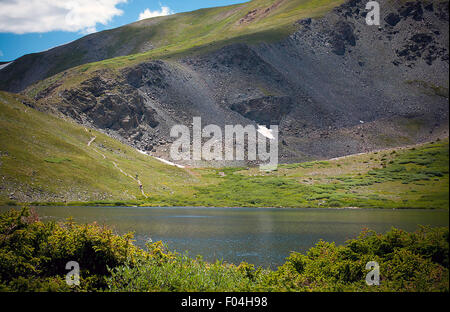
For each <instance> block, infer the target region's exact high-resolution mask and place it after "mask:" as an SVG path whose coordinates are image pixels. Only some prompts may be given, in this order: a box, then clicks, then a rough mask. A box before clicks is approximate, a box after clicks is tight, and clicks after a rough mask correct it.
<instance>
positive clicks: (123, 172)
mask: <svg viewBox="0 0 450 312" xmlns="http://www.w3.org/2000/svg"><path fill="white" fill-rule="evenodd" d="M84 130H85V131H86V132H89V131H88V130H87V129H86V128H85V129H84ZM96 138H97V137H96V136H94V137H92V139H91V140H90V141H89V142H88V144H87V146H89V147H92V150H93V151H94V152H96V153H98V154H100V155H101V156H102V157H103V159H106V156H105V155H104V154H103V153H101V152H100V151H98V150H97V149H96V148H95V147H93V146H91V144H92V143H93V142H94V141H95V139H96ZM112 163H113V165H114V167H116V168H117V169H118V170H119V171H120V172H121V173H122V174H124V175H125V176H127V177H129V178H131V179H133V180H134V181H136V183H137V184H138V186H139V189H140V190H141V193H142V195H143V196H144V197H145V198H148V196H147V195H146V194H145V192H144V185H142V182H141V181H140V180H139V179H138V177H137V175H136V177H133V176H132V175H131V174H128V173H126V172H125V171H123V170H122V168H120V167H119V166H118V165H117V163H116V162H114V161H112Z"/></svg>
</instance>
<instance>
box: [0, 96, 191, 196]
mask: <svg viewBox="0 0 450 312" xmlns="http://www.w3.org/2000/svg"><path fill="white" fill-rule="evenodd" d="M22 100H23V98H22V97H20V96H17V95H12V94H8V93H5V92H1V93H0V129H1V130H0V175H1V177H0V179H1V189H0V200H4V201H5V200H9V198H12V199H17V200H20V201H33V200H39V201H63V200H71V201H75V200H82V201H87V200H111V199H118V198H120V199H125V200H126V199H135V198H140V197H143V195H142V194H141V192H140V189H139V185H138V183H137V182H136V181H135V180H134V179H132V178H131V177H129V176H126V175H125V174H123V173H122V172H121V171H120V170H119V169H118V168H116V167H115V165H114V163H116V164H117V166H118V167H119V168H120V169H122V170H123V171H124V172H125V173H127V174H129V175H131V176H133V177H135V175H136V174H138V176H139V177H138V178H139V180H140V181H141V182H142V185H143V190H144V192H145V193H149V194H150V193H151V194H164V193H168V194H170V192H175V191H176V192H181V193H184V192H185V191H186V190H185V188H184V186H185V185H189V184H195V183H198V180H197V179H196V178H195V177H193V176H191V175H190V174H189V173H187V172H186V171H184V170H181V169H179V168H176V167H172V166H168V165H165V164H163V163H161V162H160V161H158V160H155V159H153V158H151V157H148V156H145V155H142V154H140V153H139V152H137V151H136V150H135V149H133V148H131V147H129V146H127V145H124V144H121V143H120V142H118V141H116V140H114V139H112V138H110V137H108V136H106V135H104V134H102V133H99V132H96V131H94V130H86V129H85V128H83V127H81V126H79V125H77V124H75V123H73V122H69V121H65V120H62V119H59V118H57V117H54V116H51V115H48V114H45V113H41V112H39V111H36V110H34V109H33V108H30V107H28V106H25V105H24V104H22ZM93 137H96V139H95V140H94V141H93V142H92V143H91V145H90V146H88V143H89V142H90V141H91V140H92V138H93ZM102 154H103V155H104V156H105V157H106V158H103V156H102Z"/></svg>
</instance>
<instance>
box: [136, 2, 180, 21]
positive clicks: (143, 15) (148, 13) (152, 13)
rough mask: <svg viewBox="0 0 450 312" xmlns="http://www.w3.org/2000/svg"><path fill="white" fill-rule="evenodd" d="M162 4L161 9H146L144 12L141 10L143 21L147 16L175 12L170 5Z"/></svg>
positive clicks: (140, 17) (140, 15)
mask: <svg viewBox="0 0 450 312" xmlns="http://www.w3.org/2000/svg"><path fill="white" fill-rule="evenodd" d="M160 6H161V8H160V10H155V11H151V10H150V9H145V11H144V12H141V13H140V14H139V20H140V21H141V20H143V19H146V18H151V17H157V16H166V15H170V14H173V13H174V12H173V11H172V10H171V9H170V8H169V7H166V6H162V5H160Z"/></svg>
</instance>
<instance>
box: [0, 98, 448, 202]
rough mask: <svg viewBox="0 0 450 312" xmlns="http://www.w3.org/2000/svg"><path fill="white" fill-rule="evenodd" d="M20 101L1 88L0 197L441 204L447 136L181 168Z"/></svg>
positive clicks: (445, 194)
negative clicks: (329, 153) (322, 157)
mask: <svg viewBox="0 0 450 312" xmlns="http://www.w3.org/2000/svg"><path fill="white" fill-rule="evenodd" d="M22 101H24V102H27V101H29V100H27V99H26V98H24V97H22V96H17V95H12V94H9V93H5V92H1V93H0V129H1V132H0V179H1V188H0V200H2V201H3V202H8V201H10V200H11V199H13V200H18V201H21V202H32V201H41V202H62V201H69V202H75V201H82V202H88V201H95V204H111V203H113V202H114V201H119V203H118V204H132V205H137V204H139V205H162V206H167V205H169V206H170V205H178V206H188V205H192V206H249V207H318V208H320V207H367V208H446V207H448V201H449V195H448V187H449V182H448V161H449V148H448V139H445V140H443V141H439V142H434V143H430V144H425V145H420V146H416V147H410V148H401V149H391V150H385V151H380V152H373V153H367V154H361V155H354V156H349V157H344V158H339V159H334V160H329V161H318V162H310V163H301V164H289V165H281V166H280V167H279V169H278V170H277V171H275V172H272V173H262V172H260V171H259V170H258V169H257V168H247V169H243V168H228V169H180V168H176V167H171V166H167V165H165V164H163V163H161V162H159V161H157V160H155V159H153V158H151V157H148V156H145V155H142V154H140V153H139V152H137V151H136V150H134V149H132V148H131V147H129V146H127V145H124V144H122V143H120V142H118V141H116V140H114V139H112V138H110V137H108V136H106V135H104V134H102V133H100V132H97V131H94V130H87V129H85V128H83V127H81V126H79V125H77V124H75V123H73V122H69V121H66V120H62V119H59V118H57V117H54V116H51V115H48V114H46V113H42V112H39V111H36V110H35V109H33V108H31V107H29V106H25V105H24V104H22ZM94 137H95V139H94V140H93V138H94ZM89 142H91V144H90V145H89ZM103 155H104V156H105V158H104V157H103ZM114 163H115V164H116V165H117V167H116V166H115V165H114ZM119 168H120V169H122V171H123V172H125V173H127V174H129V175H131V176H133V177H134V176H135V175H136V174H138V176H139V177H138V179H139V180H140V181H141V182H142V185H143V190H144V192H145V194H146V196H148V198H145V197H144V196H143V195H142V194H141V192H140V189H139V186H138V183H137V182H136V181H135V180H134V179H133V178H131V177H130V176H126V175H125V174H123V172H121V171H120V170H119ZM11 202H13V201H11ZM90 204H92V202H91V203H90Z"/></svg>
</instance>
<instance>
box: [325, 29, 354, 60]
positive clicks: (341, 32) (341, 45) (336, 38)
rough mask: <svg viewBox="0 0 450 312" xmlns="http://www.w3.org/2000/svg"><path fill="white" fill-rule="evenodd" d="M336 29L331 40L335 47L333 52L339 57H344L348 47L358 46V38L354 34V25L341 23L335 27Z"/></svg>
mask: <svg viewBox="0 0 450 312" xmlns="http://www.w3.org/2000/svg"><path fill="white" fill-rule="evenodd" d="M334 29H335V31H334V32H333V35H332V38H331V40H330V43H331V45H332V46H333V52H334V53H335V54H337V55H344V54H345V50H346V46H347V45H350V46H355V45H356V36H355V34H354V32H353V25H351V24H350V23H348V22H344V21H339V22H337V23H336V25H335V26H334Z"/></svg>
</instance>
